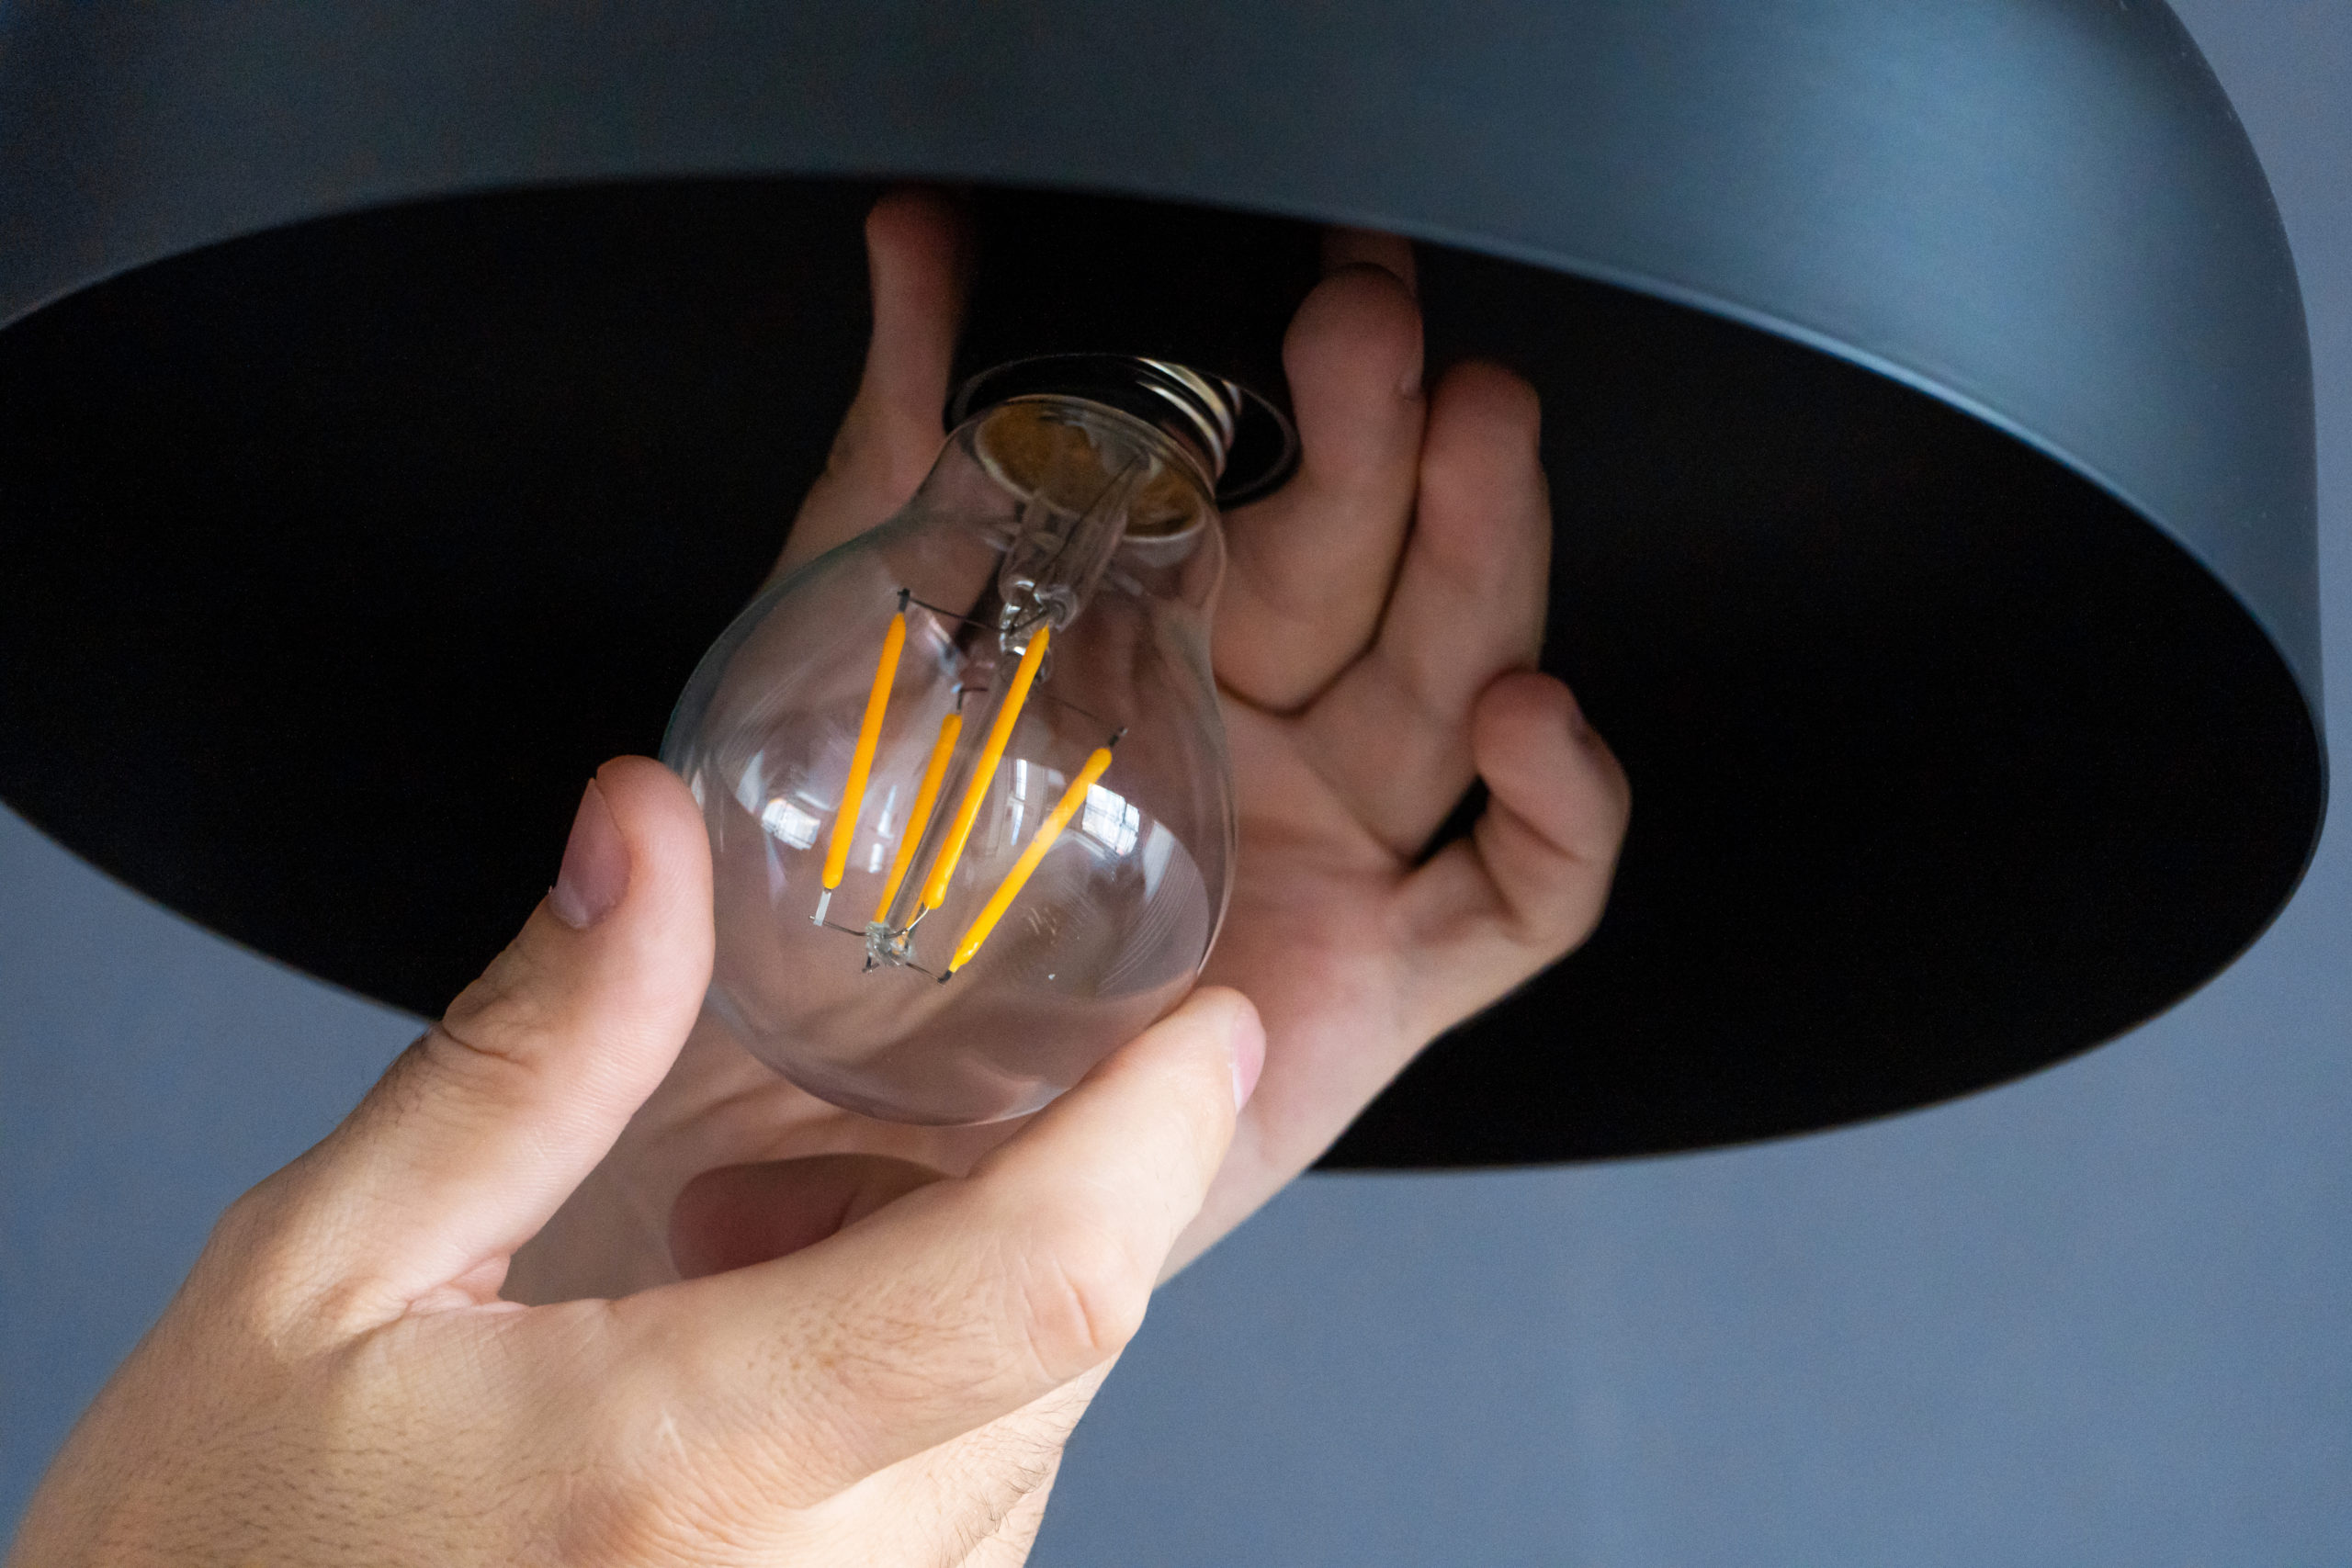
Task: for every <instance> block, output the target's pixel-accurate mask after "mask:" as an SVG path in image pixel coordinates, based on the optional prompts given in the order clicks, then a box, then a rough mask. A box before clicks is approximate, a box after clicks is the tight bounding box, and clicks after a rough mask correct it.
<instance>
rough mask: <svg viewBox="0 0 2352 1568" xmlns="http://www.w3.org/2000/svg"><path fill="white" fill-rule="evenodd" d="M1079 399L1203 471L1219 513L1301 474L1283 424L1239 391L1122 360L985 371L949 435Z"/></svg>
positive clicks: (1019, 363)
mask: <svg viewBox="0 0 2352 1568" xmlns="http://www.w3.org/2000/svg"><path fill="white" fill-rule="evenodd" d="M1036 397H1066V398H1080V399H1084V400H1087V401H1089V402H1095V403H1101V404H1103V406H1104V407H1106V408H1113V409H1116V410H1118V411H1119V412H1122V413H1125V414H1130V415H1132V416H1134V417H1135V418H1136V419H1140V420H1142V421H1143V422H1144V423H1147V424H1149V425H1151V426H1152V427H1153V428H1155V429H1158V430H1160V431H1163V432H1165V433H1166V434H1169V435H1170V436H1171V437H1173V438H1174V439H1175V440H1177V441H1178V442H1180V443H1182V445H1183V446H1184V447H1185V448H1186V449H1187V450H1188V451H1190V452H1192V453H1193V455H1194V456H1195V457H1198V458H1199V459H1200V461H1201V466H1202V468H1203V470H1204V473H1205V474H1206V476H1207V478H1208V479H1209V481H1210V483H1211V485H1212V486H1213V488H1214V489H1215V491H1216V501H1217V504H1218V505H1219V506H1220V507H1232V506H1237V505H1239V504H1240V503H1242V502H1247V501H1251V500H1254V499H1256V498H1257V497H1259V496H1261V495H1265V494H1268V493H1270V492H1271V491H1274V490H1276V489H1278V488H1280V486H1281V485H1282V483H1283V480H1285V479H1289V478H1290V476H1291V474H1292V473H1293V472H1294V471H1295V470H1296V468H1298V433H1297V431H1296V430H1295V428H1294V427H1293V426H1292V424H1291V422H1290V420H1289V418H1288V416H1286V415H1285V414H1283V412H1282V411H1281V410H1280V409H1279V408H1277V407H1275V406H1274V404H1273V403H1272V402H1271V401H1269V400H1267V399H1265V398H1264V397H1261V396H1260V395H1259V394H1258V393H1256V392H1254V391H1251V390H1250V389H1249V388H1247V387H1244V386H1242V385H1241V384H1240V383H1238V382H1237V381H1231V380H1227V379H1226V378H1223V377H1218V376H1209V375H1204V374H1203V373H1202V372H1200V371H1197V370H1194V369H1192V368H1191V367H1187V366H1183V365H1179V364H1176V363H1174V362H1173V361H1170V360H1165V359H1147V358H1143V357H1140V356H1138V355H1127V354H1046V355H1035V356H1033V357H1030V358H1026V359H1016V360H1012V361H1011V362H1010V363H1008V364H1004V365H999V366H996V367H992V368H990V369H987V370H983V371H981V372H980V373H979V374H978V375H977V376H974V377H972V378H970V379H969V380H967V381H966V382H965V383H964V384H963V386H961V387H960V388H958V389H956V395H955V397H954V398H953V399H951V400H949V403H948V407H947V423H948V426H949V428H950V429H953V428H954V427H955V426H956V425H959V424H962V423H964V422H965V421H966V420H968V419H970V418H971V417H973V416H974V415H975V414H978V413H982V412H986V411H987V410H989V409H991V408H994V407H996V406H998V405H999V404H1001V403H1008V402H1011V401H1012V400H1015V399H1018V398H1036Z"/></svg>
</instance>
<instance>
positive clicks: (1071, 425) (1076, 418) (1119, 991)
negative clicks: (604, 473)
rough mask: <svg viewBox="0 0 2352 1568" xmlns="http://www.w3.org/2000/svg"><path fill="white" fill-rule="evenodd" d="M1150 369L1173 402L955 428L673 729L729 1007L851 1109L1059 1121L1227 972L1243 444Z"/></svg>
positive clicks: (705, 683) (701, 673) (784, 594)
mask: <svg viewBox="0 0 2352 1568" xmlns="http://www.w3.org/2000/svg"><path fill="white" fill-rule="evenodd" d="M1128 363H1133V364H1136V365H1138V366H1141V368H1140V369H1139V370H1138V372H1137V377H1138V381H1139V385H1140V387H1141V389H1143V390H1145V391H1148V392H1149V393H1150V394H1151V395H1150V397H1149V398H1146V399H1140V400H1135V401H1133V402H1131V403H1129V404H1128V405H1127V406H1125V407H1122V406H1119V404H1118V403H1117V402H1116V401H1115V400H1114V401H1109V402H1106V401H1103V400H1099V399H1097V398H1094V397H1089V398H1076V397H1068V396H1059V395H1054V394H1050V393H1047V394H1033V395H1027V396H1023V397H1019V398H1016V399H1013V400H1009V401H1007V402H1005V403H1002V404H1001V405H999V406H997V407H995V408H993V409H989V410H988V411H986V412H983V413H981V414H980V415H979V416H978V417H976V418H974V419H972V420H970V421H967V423H965V424H963V425H962V426H960V427H958V429H957V430H956V433H955V434H954V435H953V436H951V437H950V439H949V441H948V444H947V446H946V448H945V449H944V451H943V453H942V455H941V457H940V459H939V461H938V463H937V465H936V466H935V467H934V468H933V472H932V474H931V476H930V478H929V479H926V480H925V482H924V484H923V486H922V490H921V491H918V493H917V494H916V496H915V498H914V499H913V500H912V501H911V502H910V503H909V504H908V505H907V506H906V507H905V508H904V509H903V510H902V511H901V512H900V513H899V514H898V515H897V516H895V517H893V518H892V519H891V520H890V521H889V522H888V523H886V524H884V525H882V526H880V527H878V528H876V529H875V530H873V531H872V532H870V533H868V534H866V535H865V536H861V537H860V538H858V539H856V540H854V541H852V542H851V543H850V544H848V545H845V546H843V547H841V548H839V549H836V550H834V551H832V552H831V553H830V554H828V555H826V556H823V557H821V558H819V559H817V560H816V561H813V562H811V563H810V564H809V566H807V567H806V568H804V569H802V570H800V571H798V572H796V573H795V574H793V575H792V576H791V577H789V578H787V579H786V580H785V581H782V582H780V583H778V584H776V585H775V586H774V587H773V588H771V589H769V590H768V591H767V592H764V593H763V594H762V595H761V596H760V598H759V599H758V600H756V601H754V602H753V604H752V605H751V606H750V607H749V608H748V609H747V610H746V611H745V612H744V613H743V615H741V616H740V617H738V619H737V621H736V623H735V624H734V626H731V627H729V630H728V632H727V633H726V635H725V636H723V637H721V638H720V639H719V641H718V644H717V645H715V646H714V647H713V649H712V650H711V652H710V653H709V654H708V655H707V657H706V658H705V660H704V661H703V665H702V667H701V668H700V669H699V670H697V671H696V672H695V678H694V680H693V681H692V682H690V683H689V684H688V687H687V690H686V694H685V695H684V697H682V698H681V700H680V703H679V708H678V712H677V714H676V716H673V720H672V728H671V734H670V737H669V739H668V741H667V742H666V743H665V745H664V748H663V756H664V758H665V760H666V761H669V762H670V763H671V765H672V766H673V767H674V768H676V769H677V770H678V772H679V773H680V774H681V775H682V776H684V778H685V779H686V781H687V783H688V784H689V785H690V787H692V788H693V790H694V791H695V797H696V799H697V800H698V801H699V802H700V803H701V805H702V807H703V810H704V815H705V818H706V822H707V827H708V829H709V832H710V837H711V848H712V857H713V870H714V878H715V884H716V890H717V896H718V962H717V964H716V966H715V969H714V974H713V978H712V985H711V992H710V1008H711V1010H712V1011H713V1012H715V1013H716V1014H717V1015H718V1017H719V1018H720V1019H721V1020H723V1021H725V1022H726V1023H727V1024H728V1025H729V1028H730V1029H731V1030H732V1031H733V1032H735V1033H736V1034H737V1036H738V1037H739V1038H740V1039H741V1040H742V1042H743V1043H744V1044H745V1045H746V1046H747V1047H748V1048H749V1049H750V1050H752V1053H753V1054H754V1055H758V1056H759V1057H760V1058H761V1059H762V1060H763V1061H765V1062H767V1063H768V1064H769V1065H770V1066H774V1067H775V1068H776V1069H777V1070H778V1071H780V1072H782V1073H784V1074H785V1075H786V1076H787V1077H791V1078H792V1079H793V1080H794V1081H795V1082H797V1083H799V1084H800V1085H802V1086H803V1087H804V1088H807V1089H809V1090H810V1091H811V1092H813V1093H816V1094H819V1095H820V1096H823V1097H824V1098H826V1099H829V1100H833V1101H835V1102H836V1103H839V1104H842V1105H845V1106H849V1107H851V1108H852V1109H855V1110H859V1111H866V1112H868V1113H870V1114H876V1115H883V1116H888V1117H893V1118H895V1119H899V1120H909V1121H928V1122H970V1121H986V1120H992V1119H995V1118H998V1117H1002V1116H1008V1115H1014V1114H1018V1113H1020V1112H1022V1111H1030V1110H1034V1109H1035V1108H1036V1107H1037V1106H1038V1105H1041V1104H1043V1103H1045V1101H1046V1100H1050V1099H1051V1098H1052V1097H1053V1096H1054V1095H1055V1094H1057V1093H1058V1092H1059V1091H1060V1090H1061V1089H1066V1088H1068V1087H1069V1084H1071V1083H1073V1082H1075V1081H1076V1080H1077V1078H1078V1077H1080V1076H1082V1075H1083V1073H1084V1072H1085V1070H1086V1069H1087V1068H1088V1067H1090V1066H1092V1064H1093V1063H1094V1062H1095V1061H1096V1060H1098V1059H1100V1057H1101V1056H1102V1055H1104V1054H1105V1053H1107V1052H1108V1051H1110V1050H1112V1049H1114V1048H1115V1047H1116V1046H1117V1045H1118V1044H1120V1043H1123V1042H1124V1041H1125V1040H1126V1039H1128V1038H1131V1037H1132V1036H1133V1035H1134V1034H1135V1033H1136V1032H1139V1031H1140V1030H1141V1029H1142V1028H1144V1027H1145V1026H1146V1025H1148V1023H1149V1022H1150V1021H1152V1020H1153V1019H1154V1018H1156V1017H1158V1016H1159V1015H1160V1014H1161V1013H1163V1012H1165V1011H1166V1010H1168V1009H1169V1008H1170V1007H1172V1006H1174V1005H1175V1003H1176V1002H1177V1001H1178V1000H1179V999H1181V998H1182V995H1183V993H1184V991H1185V990H1186V989H1188V988H1189V987H1190V986H1191V985H1192V983H1193V979H1194V978H1195V976H1197V975H1198V973H1199V970H1200V966H1201V964H1202V963H1203V962H1204V961H1205V959H1206V957H1207V954H1208V950H1209V946H1210V944H1211V942H1213V940H1214V938H1215V934H1216V926H1217V923H1218V921H1219V919H1221V918H1222V915H1223V911H1224V905H1225V894H1226V886H1227V878H1228V876H1229V872H1230V866H1231V861H1232V853H1233V811H1232V785H1231V779H1230V770H1229V767H1228V764H1227V761H1226V753H1225V741H1224V734H1223V730H1222V728H1221V726H1220V724H1219V722H1218V718H1217V712H1216V690H1215V685H1214V682H1213V680H1212V678H1211V676H1210V674H1209V670H1208V615H1209V613H1210V610H1211V608H1212V606H1213V601H1214V597H1215V591H1216V580H1217V576H1218V573H1219V571H1220V570H1221V568H1222V562H1223V545H1222V540H1221V538H1220V536H1219V531H1218V525H1217V519H1216V508H1215V505H1214V502H1212V500H1211V486H1212V484H1213V482H1214V476H1215V472H1216V463H1217V462H1218V461H1219V460H1221V456H1222V452H1221V448H1220V446H1219V445H1218V440H1219V436H1218V427H1217V426H1216V423H1215V422H1214V420H1213V419H1212V420H1209V421H1206V422H1203V421H1199V420H1187V419H1184V418H1178V417H1170V418H1166V419H1159V420H1157V421H1155V419H1154V418H1151V417H1147V416H1148V415H1150V414H1151V413H1152V412H1153V411H1154V410H1155V409H1158V408H1159V407H1161V405H1162V404H1164V403H1166V402H1167V401H1168V400H1167V397H1166V394H1165V392H1164V391H1162V390H1159V389H1157V387H1156V384H1155V383H1154V381H1153V379H1152V372H1154V371H1155V370H1160V369H1164V368H1165V367H1148V366H1142V362H1128ZM1098 386H1099V383H1098ZM1180 389H1184V388H1180ZM1188 395H1190V393H1189V389H1188ZM1138 410H1139V411H1141V412H1136V411H1138ZM1179 412H1180V413H1181V412H1182V411H1181V410H1180V411H1179ZM866 909H871V910H872V911H873V913H872V915H871V918H869V919H866V920H865V922H864V923H863V924H862V925H861V924H858V923H855V922H854V916H850V917H847V918H844V914H843V911H844V910H856V911H861V912H862V911H864V910H866Z"/></svg>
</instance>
